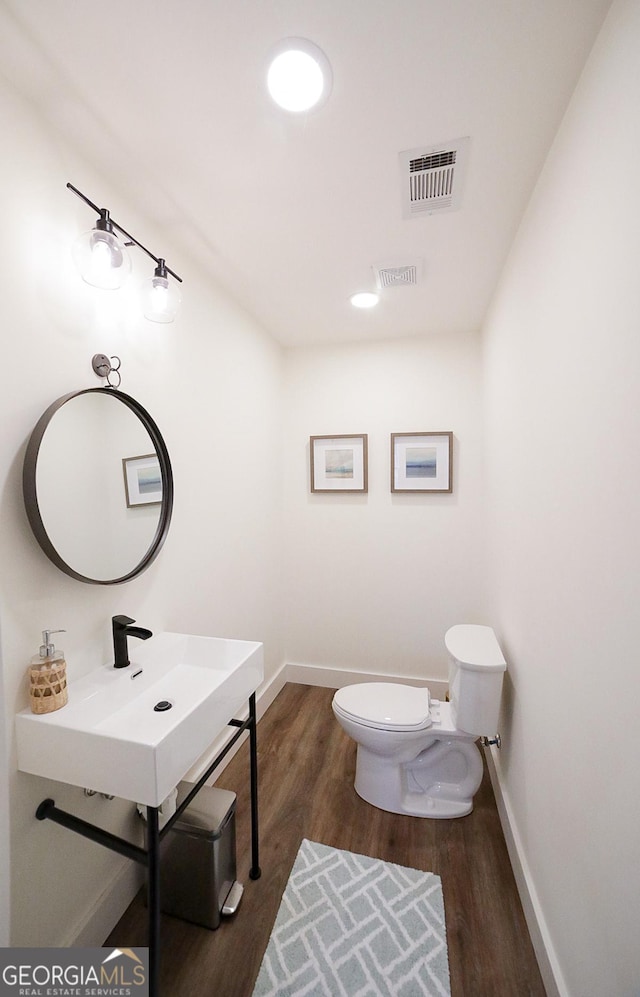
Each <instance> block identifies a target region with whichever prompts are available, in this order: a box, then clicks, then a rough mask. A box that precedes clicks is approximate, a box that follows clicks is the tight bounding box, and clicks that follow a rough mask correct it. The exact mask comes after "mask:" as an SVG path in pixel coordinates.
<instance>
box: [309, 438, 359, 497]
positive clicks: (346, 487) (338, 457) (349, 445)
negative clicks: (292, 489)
mask: <svg viewBox="0 0 640 997" xmlns="http://www.w3.org/2000/svg"><path fill="white" fill-rule="evenodd" d="M309 454H310V466H311V491H312V492H366V491H367V436H366V433H365V434H359V435H353V436H346V435H345V436H311V437H310V439H309Z"/></svg>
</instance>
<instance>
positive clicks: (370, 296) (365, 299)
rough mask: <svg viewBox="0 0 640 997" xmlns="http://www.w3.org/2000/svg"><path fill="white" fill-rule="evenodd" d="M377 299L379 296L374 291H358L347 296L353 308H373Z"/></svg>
mask: <svg viewBox="0 0 640 997" xmlns="http://www.w3.org/2000/svg"><path fill="white" fill-rule="evenodd" d="M379 300H380V298H379V297H378V295H377V294H376V293H375V292H374V291H358V292H357V293H356V294H352V295H351V297H350V298H349V301H350V302H351V304H352V305H353V306H354V308H373V307H374V305H377V304H378V301H379Z"/></svg>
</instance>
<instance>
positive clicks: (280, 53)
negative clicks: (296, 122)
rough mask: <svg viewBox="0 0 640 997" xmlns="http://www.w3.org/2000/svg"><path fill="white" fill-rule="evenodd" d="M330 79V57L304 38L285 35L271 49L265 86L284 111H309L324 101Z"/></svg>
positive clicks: (327, 93) (329, 86) (329, 85)
mask: <svg viewBox="0 0 640 997" xmlns="http://www.w3.org/2000/svg"><path fill="white" fill-rule="evenodd" d="M331 80H332V74H331V66H330V65H329V60H328V59H327V57H326V55H325V54H324V52H323V51H322V50H321V49H319V48H318V46H317V45H314V44H313V42H310V41H307V39H306V38H285V39H284V41H281V42H279V43H278V44H277V45H276V46H275V48H273V49H272V50H271V61H270V63H269V70H268V72H267V88H268V90H269V93H270V94H271V96H272V98H273V100H274V101H275V102H276V104H278V105H279V106H280V107H282V108H283V109H284V110H285V111H293V112H294V113H295V112H300V111H309V110H310V109H311V108H312V107H317V106H318V105H319V104H321V103H324V101H325V100H326V99H327V97H328V96H329V93H330V91H331Z"/></svg>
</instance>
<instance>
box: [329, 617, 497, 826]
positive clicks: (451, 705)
mask: <svg viewBox="0 0 640 997" xmlns="http://www.w3.org/2000/svg"><path fill="white" fill-rule="evenodd" d="M444 642H445V647H446V649H447V652H448V655H449V700H450V701H449V702H446V703H443V702H439V701H438V700H436V699H432V698H431V696H430V694H429V690H428V689H427V688H426V687H416V686H410V685H400V684H396V683H391V682H362V683H359V684H357V685H348V686H345V687H344V688H342V689H338V691H337V692H336V694H335V696H334V697H333V703H332V708H333V712H334V714H335V717H336V719H337V720H338V723H339V724H340V725H341V726H342V727H343V729H344V730H345V731H346V732H347V734H349V736H350V737H352V738H353V739H354V741H355V742H356V743H357V745H358V749H357V756H356V779H355V790H356V792H357V793H358V795H359V796H361V797H362V799H363V800H366V801H367V803H371V804H373V806H374V807H378V808H379V809H380V810H387V811H389V812H390V813H396V814H410V815H411V816H413V817H435V818H438V817H440V818H450V817H464V816H465V815H466V814H469V813H471V811H472V810H473V797H474V795H475V793H476V792H477V790H478V788H479V786H480V783H481V781H482V756H481V754H480V750H479V748H478V746H477V744H476V743H475V742H476V740H477V739H478V737H480V736H482V735H485V736H491V737H492V736H494V735H495V733H496V730H497V725H498V713H499V710H500V696H501V693H502V679H503V675H504V672H505V671H506V667H507V666H506V662H505V660H504V657H503V655H502V651H501V650H500V646H499V644H498V641H497V639H496V635H495V633H494V632H493V630H492V628H491V627H486V626H479V625H477V624H470V623H469V624H458V625H457V626H454V627H451V628H450V629H449V630H447V633H446V634H445V638H444Z"/></svg>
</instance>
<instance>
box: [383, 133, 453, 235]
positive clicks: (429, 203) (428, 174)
mask: <svg viewBox="0 0 640 997" xmlns="http://www.w3.org/2000/svg"><path fill="white" fill-rule="evenodd" d="M468 145H469V139H468V138H459V139H455V140H454V141H452V142H444V143H441V144H440V145H431V146H422V147H421V148H419V149H409V150H408V151H407V152H401V153H400V164H401V167H402V215H403V217H404V218H415V217H416V216H418V215H424V214H432V213H434V212H436V211H454V210H455V209H456V208H457V207H459V205H460V196H461V189H462V177H463V172H464V167H465V165H466V158H467V149H468Z"/></svg>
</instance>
